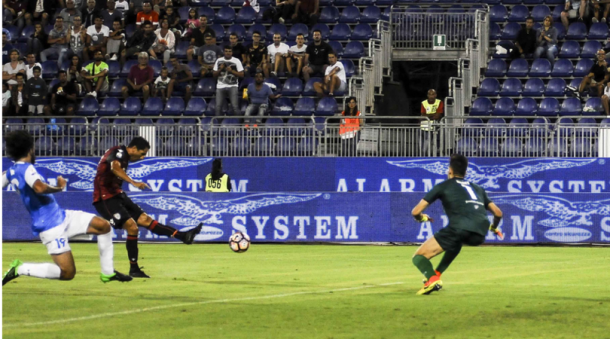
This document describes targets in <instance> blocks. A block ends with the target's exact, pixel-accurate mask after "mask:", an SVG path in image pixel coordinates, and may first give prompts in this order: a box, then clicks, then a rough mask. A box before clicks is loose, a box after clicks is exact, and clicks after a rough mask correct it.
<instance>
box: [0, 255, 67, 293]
mask: <svg viewBox="0 0 610 339" xmlns="http://www.w3.org/2000/svg"><path fill="white" fill-rule="evenodd" d="M51 257H52V258H53V261H54V262H55V263H54V264H51V263H24V262H21V260H19V259H16V260H15V261H13V262H12V263H11V265H10V267H9V269H8V271H7V272H6V273H5V274H4V277H3V278H2V285H3V286H4V285H5V284H6V283H8V282H9V281H11V280H13V279H15V278H17V277H19V276H20V275H25V276H29V277H35V278H40V279H59V280H72V279H73V278H74V274H75V273H76V267H75V266H74V258H73V257H72V252H71V251H68V252H64V253H61V254H52V255H51Z"/></svg>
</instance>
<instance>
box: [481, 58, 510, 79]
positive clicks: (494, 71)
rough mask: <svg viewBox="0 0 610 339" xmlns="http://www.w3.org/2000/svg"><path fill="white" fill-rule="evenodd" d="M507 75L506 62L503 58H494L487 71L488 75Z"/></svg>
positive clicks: (486, 74)
mask: <svg viewBox="0 0 610 339" xmlns="http://www.w3.org/2000/svg"><path fill="white" fill-rule="evenodd" d="M505 75H506V62H505V61H504V60H502V59H492V60H491V61H490V62H489V64H488V65H487V71H485V76H486V77H503V76H505Z"/></svg>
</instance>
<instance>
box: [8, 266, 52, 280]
mask: <svg viewBox="0 0 610 339" xmlns="http://www.w3.org/2000/svg"><path fill="white" fill-rule="evenodd" d="M17 274H19V275H27V276H30V277H36V278H42V279H59V276H60V275H61V269H60V268H59V266H57V265H55V264H48V263H47V264H32V263H23V264H22V265H21V266H19V268H18V269H17Z"/></svg>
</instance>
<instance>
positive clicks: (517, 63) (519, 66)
mask: <svg viewBox="0 0 610 339" xmlns="http://www.w3.org/2000/svg"><path fill="white" fill-rule="evenodd" d="M528 72H529V65H528V63H527V60H525V59H521V58H520V59H515V60H513V61H512V62H511V63H510V66H509V67H508V72H506V76H509V77H518V78H523V77H526V76H527V73H528Z"/></svg>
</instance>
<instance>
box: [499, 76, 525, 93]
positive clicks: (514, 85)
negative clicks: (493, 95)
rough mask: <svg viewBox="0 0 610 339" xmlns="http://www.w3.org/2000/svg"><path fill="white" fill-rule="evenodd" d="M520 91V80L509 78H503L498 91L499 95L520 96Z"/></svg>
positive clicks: (521, 89) (521, 86)
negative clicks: (500, 88)
mask: <svg viewBox="0 0 610 339" xmlns="http://www.w3.org/2000/svg"><path fill="white" fill-rule="evenodd" d="M522 91H523V85H522V84H521V80H519V79H514V78H510V79H506V80H504V83H503V84H502V90H501V91H500V96H504V97H510V96H520V95H521V92H522Z"/></svg>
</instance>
